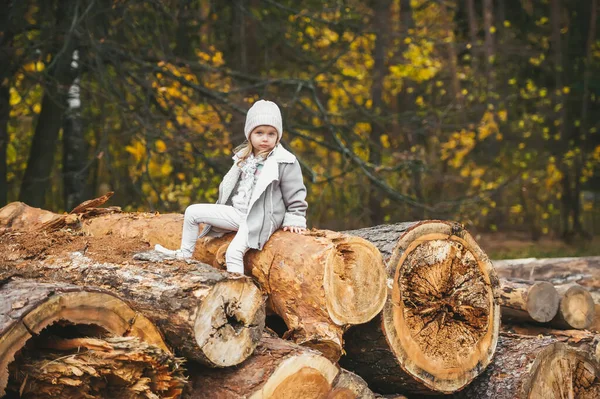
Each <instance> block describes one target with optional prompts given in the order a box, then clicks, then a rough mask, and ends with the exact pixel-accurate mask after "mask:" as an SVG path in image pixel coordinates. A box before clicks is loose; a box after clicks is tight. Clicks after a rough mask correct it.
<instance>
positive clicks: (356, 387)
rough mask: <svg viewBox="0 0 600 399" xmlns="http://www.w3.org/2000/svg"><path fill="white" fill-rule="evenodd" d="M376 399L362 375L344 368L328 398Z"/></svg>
mask: <svg viewBox="0 0 600 399" xmlns="http://www.w3.org/2000/svg"><path fill="white" fill-rule="evenodd" d="M346 398H348V399H375V394H374V393H373V392H372V391H371V390H370V389H369V386H368V385H367V383H366V382H365V380H363V379H362V378H361V377H360V376H358V375H356V374H354V373H352V372H350V371H348V370H344V369H342V370H341V371H340V373H339V374H338V376H337V377H336V379H335V381H334V382H333V389H332V392H331V393H330V394H329V396H328V397H327V399H346Z"/></svg>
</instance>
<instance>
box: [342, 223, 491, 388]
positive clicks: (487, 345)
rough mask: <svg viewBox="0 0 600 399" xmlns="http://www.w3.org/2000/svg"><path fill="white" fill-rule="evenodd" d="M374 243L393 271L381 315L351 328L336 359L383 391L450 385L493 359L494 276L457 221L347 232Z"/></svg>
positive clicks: (458, 383)
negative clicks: (340, 354) (342, 349)
mask: <svg viewBox="0 0 600 399" xmlns="http://www.w3.org/2000/svg"><path fill="white" fill-rule="evenodd" d="M348 233H349V234H354V235H357V236H360V237H363V238H365V239H367V240H369V241H371V242H372V243H373V244H375V245H376V246H377V247H378V248H379V249H380V251H381V252H382V253H383V256H384V259H385V261H386V263H387V268H388V273H389V277H390V278H391V279H392V280H391V283H390V284H389V285H390V286H391V289H390V292H389V295H388V299H387V302H386V304H385V306H384V308H383V311H382V312H381V314H380V316H379V317H378V318H376V319H374V320H373V321H371V322H370V323H368V324H364V325H360V326H355V327H353V328H351V329H350V330H349V331H348V333H347V334H346V336H345V339H346V346H345V350H346V352H347V354H346V355H345V356H344V357H343V358H342V359H341V360H340V364H341V365H342V366H343V367H345V368H347V369H349V370H351V371H353V372H355V373H357V374H359V375H360V376H361V377H363V378H364V379H365V380H366V381H367V382H368V383H369V386H371V387H376V390H377V391H378V392H381V393H396V392H406V393H427V392H431V391H434V392H443V393H451V392H455V391H457V390H460V389H462V388H464V387H465V386H467V385H468V384H469V383H470V382H471V381H472V380H473V379H474V378H475V377H477V376H478V375H479V374H480V373H481V372H482V371H483V370H484V369H485V367H486V366H487V365H488V364H489V363H490V361H491V359H492V356H493V354H494V351H495V349H496V343H497V339H498V329H499V326H500V308H499V303H498V298H497V295H498V285H499V282H498V279H497V277H496V274H495V272H494V270H493V268H492V265H491V262H490V261H489V259H488V258H487V256H486V255H485V254H484V253H483V251H482V250H481V249H480V248H479V246H478V245H477V243H476V242H475V241H474V240H473V238H472V237H471V236H470V235H469V233H468V232H467V231H466V230H464V229H463V228H462V226H460V225H458V224H454V223H449V222H443V221H423V222H414V223H400V224H396V225H382V226H376V227H372V228H366V229H361V230H353V231H350V232H348Z"/></svg>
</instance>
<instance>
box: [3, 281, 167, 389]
mask: <svg viewBox="0 0 600 399" xmlns="http://www.w3.org/2000/svg"><path fill="white" fill-rule="evenodd" d="M0 298H2V300H1V301H0V396H1V395H4V393H5V391H4V389H5V388H6V384H7V382H8V377H9V371H8V365H9V364H10V363H12V362H13V360H14V357H15V354H16V353H17V352H18V351H20V350H21V349H22V348H23V347H24V346H25V344H26V343H27V342H28V341H29V340H31V339H32V338H34V337H35V336H37V335H38V334H40V332H41V331H42V330H44V329H45V328H47V327H49V326H51V325H53V324H54V323H56V322H58V321H59V320H65V321H67V322H69V323H71V324H73V325H95V326H97V327H99V328H101V329H102V330H104V331H108V332H110V333H111V334H114V335H118V336H132V337H138V338H140V339H141V340H142V341H144V342H146V343H148V344H152V345H154V346H156V347H158V348H160V349H162V350H164V351H166V352H168V351H169V349H168V348H167V346H166V345H165V343H164V341H163V339H162V337H161V335H160V333H159V331H158V330H157V329H156V327H155V326H154V325H153V324H152V322H150V321H149V320H148V319H147V318H146V317H144V316H143V315H142V314H140V313H138V312H136V311H134V310H133V309H132V308H131V307H129V305H128V304H127V303H125V302H124V301H122V300H121V299H119V298H118V297H117V296H115V295H114V294H112V293H110V292H107V291H104V290H100V289H94V288H83V287H78V286H74V285H70V284H47V283H40V282H36V281H30V280H23V279H11V280H5V281H3V282H0Z"/></svg>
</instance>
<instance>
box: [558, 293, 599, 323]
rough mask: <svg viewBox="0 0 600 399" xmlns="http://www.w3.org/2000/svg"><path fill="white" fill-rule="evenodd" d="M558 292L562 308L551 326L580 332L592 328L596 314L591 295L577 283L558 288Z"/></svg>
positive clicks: (560, 307)
mask: <svg viewBox="0 0 600 399" xmlns="http://www.w3.org/2000/svg"><path fill="white" fill-rule="evenodd" d="M556 291H557V292H558V294H559V295H560V306H559V310H558V313H557V314H556V317H555V318H554V320H552V322H551V324H552V325H553V326H556V327H560V328H567V329H568V328H575V329H579V330H583V329H586V328H588V327H590V326H591V325H592V323H593V321H594V317H595V314H596V309H595V307H594V300H593V299H592V296H591V295H590V293H589V292H588V291H587V290H586V289H585V288H583V287H582V286H580V285H579V284H577V283H571V284H564V285H559V286H556Z"/></svg>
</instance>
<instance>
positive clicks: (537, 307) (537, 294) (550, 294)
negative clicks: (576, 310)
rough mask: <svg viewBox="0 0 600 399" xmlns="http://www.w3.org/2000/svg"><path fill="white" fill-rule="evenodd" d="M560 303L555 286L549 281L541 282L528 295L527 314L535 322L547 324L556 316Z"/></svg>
mask: <svg viewBox="0 0 600 399" xmlns="http://www.w3.org/2000/svg"><path fill="white" fill-rule="evenodd" d="M559 302H560V297H559V295H558V292H556V289H555V288H554V286H553V285H552V284H550V283H548V282H547V281H539V282H536V283H535V284H534V285H533V286H532V287H531V289H530V290H529V294H528V295H527V312H528V313H529V315H531V318H532V319H533V320H535V321H539V322H540V323H546V322H548V321H550V320H552V319H553V318H554V316H555V315H556V312H557V311H558V304H559Z"/></svg>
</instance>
